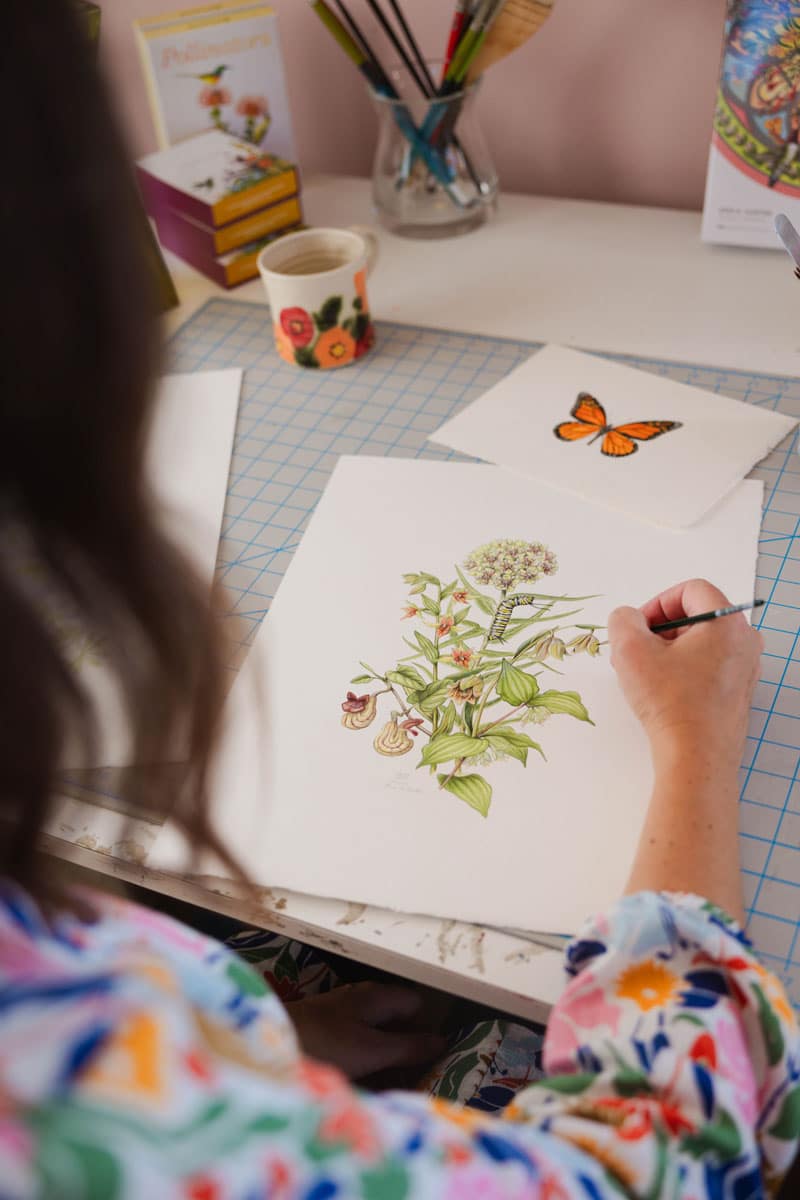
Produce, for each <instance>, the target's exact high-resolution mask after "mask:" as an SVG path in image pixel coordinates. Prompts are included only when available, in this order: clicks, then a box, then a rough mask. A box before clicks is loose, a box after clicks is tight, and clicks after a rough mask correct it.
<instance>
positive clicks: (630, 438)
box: [553, 392, 682, 458]
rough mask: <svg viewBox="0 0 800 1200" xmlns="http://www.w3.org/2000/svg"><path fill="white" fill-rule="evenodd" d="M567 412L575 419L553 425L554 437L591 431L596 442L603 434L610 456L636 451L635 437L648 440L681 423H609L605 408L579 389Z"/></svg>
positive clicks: (576, 437) (574, 437)
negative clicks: (576, 397)
mask: <svg viewBox="0 0 800 1200" xmlns="http://www.w3.org/2000/svg"><path fill="white" fill-rule="evenodd" d="M570 416H572V417H575V420H574V421H562V423H561V424H560V425H556V427H555V429H554V430H553V433H554V434H555V435H556V437H557V438H560V439H561V441H562V442H577V441H580V439H581V438H585V437H588V436H589V434H594V437H593V438H592V441H593V442H596V441H597V439H598V438H599V437H601V436H602V437H603V441H602V443H601V445H600V450H601V453H603V454H607V455H608V456H609V457H610V458H625V457H627V455H629V454H635V453H636V451H637V450H638V449H639V447H638V446H637V445H636V442H637V441H638V442H649V441H650V440H651V439H652V438H657V437H661V434H662V433H669V431H670V429H680V427H681V424H682V422H681V421H631V422H630V424H628V425H609V423H608V417H607V416H606V410H605V409H604V408H603V406H602V404H601V403H600V402H599V401H598V400H595V398H594V396H590V395H589V393H588V392H578V399H577V400H576V401H575V403H574V404H573V406H572V412H571V413H570ZM634 439H635V440H634ZM590 444H591V443H590Z"/></svg>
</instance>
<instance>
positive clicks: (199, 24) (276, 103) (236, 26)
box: [134, 0, 295, 161]
mask: <svg viewBox="0 0 800 1200" xmlns="http://www.w3.org/2000/svg"><path fill="white" fill-rule="evenodd" d="M134 31H135V35H136V44H137V48H138V50H139V56H140V59H141V63H142V69H143V72H144V77H145V83H146V86H147V93H148V99H149V102H150V109H151V113H152V116H153V123H154V125H155V129H156V136H157V139H158V144H159V146H160V147H161V148H162V149H164V148H165V147H167V146H171V145H173V144H174V143H175V142H180V141H183V140H185V139H186V138H189V137H192V136H193V135H195V134H198V133H203V132H205V131H206V130H208V129H219V130H222V131H224V132H226V133H231V134H234V135H235V136H236V137H239V138H243V139H245V140H246V141H248V142H250V143H251V144H252V145H254V146H257V147H259V148H260V149H263V150H266V151H268V152H269V153H271V154H277V155H279V156H280V157H281V158H288V159H289V160H290V161H294V160H295V149H294V138H293V135H292V126H291V117H290V113H289V102H288V97H287V92H286V80H285V74H284V69H283V61H282V58H281V52H280V44H279V40H278V23H277V16H276V14H275V12H274V11H273V10H272V8H270V7H269V6H268V5H266V4H264V3H263V2H261V3H257V2H253V3H250V4H248V3H246V2H243V0H220V2H219V3H216V4H208V5H205V6H204V7H201V8H196V9H177V10H175V11H174V12H172V13H165V14H163V15H162V16H160V17H150V18H145V19H142V20H140V21H136V22H134Z"/></svg>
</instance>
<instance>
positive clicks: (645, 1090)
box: [508, 892, 800, 1200]
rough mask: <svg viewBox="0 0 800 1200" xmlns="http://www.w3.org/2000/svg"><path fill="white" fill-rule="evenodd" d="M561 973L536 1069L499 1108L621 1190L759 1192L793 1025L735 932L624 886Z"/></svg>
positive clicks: (792, 1084) (734, 1196)
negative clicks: (570, 1148) (580, 1154)
mask: <svg viewBox="0 0 800 1200" xmlns="http://www.w3.org/2000/svg"><path fill="white" fill-rule="evenodd" d="M567 970H568V973H569V975H570V976H571V982H570V983H569V986H568V987H567V989H566V991H565V993H564V995H563V996H562V998H561V1000H560V1002H559V1004H558V1005H557V1006H556V1008H555V1010H554V1011H553V1014H552V1016H551V1020H550V1022H549V1025H548V1030H547V1037H546V1040H545V1048H544V1066H545V1071H546V1078H545V1079H544V1080H542V1081H540V1082H539V1083H538V1084H536V1085H534V1086H532V1087H531V1088H529V1089H528V1090H527V1091H526V1092H525V1093H524V1094H523V1095H522V1096H521V1097H520V1098H519V1099H518V1101H517V1103H516V1104H515V1105H513V1107H512V1109H511V1110H510V1111H509V1112H508V1119H511V1120H518V1121H525V1122H527V1121H531V1120H532V1121H534V1122H535V1124H536V1126H537V1127H538V1128H539V1129H540V1130H542V1131H546V1132H548V1133H549V1134H551V1135H554V1136H556V1137H558V1138H560V1139H562V1140H564V1141H565V1142H568V1143H570V1144H572V1145H574V1146H577V1147H579V1148H580V1149H582V1150H584V1151H586V1152H587V1153H588V1154H590V1155H591V1156H592V1157H593V1158H594V1159H595V1160H596V1161H597V1162H599V1163H601V1164H602V1165H603V1167H604V1169H605V1171H606V1173H607V1177H608V1179H609V1182H612V1183H613V1184H614V1185H615V1190H617V1191H618V1190H621V1191H622V1192H623V1193H624V1194H625V1195H636V1196H659V1197H660V1196H677V1195H680V1196H687V1197H692V1198H693V1200H694V1198H699V1197H704V1198H705V1197H708V1198H713V1200H727V1198H730V1200H738V1198H739V1197H750V1196H757V1195H758V1196H760V1195H762V1188H761V1185H762V1181H763V1183H764V1185H765V1186H766V1188H767V1189H768V1191H767V1194H771V1191H772V1190H774V1189H775V1188H776V1186H777V1184H778V1183H779V1182H780V1179H781V1177H782V1176H783V1174H785V1172H786V1171H787V1170H788V1168H789V1166H790V1165H791V1163H792V1161H793V1158H794V1155H795V1152H796V1151H797V1145H798V1137H799V1136H800V1035H799V1034H798V1027H797V1021H796V1018H795V1016H794V1013H793V1011H792V1009H791V1007H790V1005H789V1002H788V1000H787V998H786V995H785V993H784V990H783V988H782V986H781V984H780V982H779V981H778V980H777V979H776V978H775V976H774V975H772V974H770V972H768V971H766V970H765V969H764V967H762V966H761V964H760V963H759V962H758V961H757V959H756V958H755V956H754V955H753V953H752V951H751V948H750V943H749V941H748V939H747V938H746V936H745V934H744V933H743V932H742V931H741V929H740V928H739V927H738V926H737V925H736V924H735V923H734V922H733V921H732V920H731V919H730V918H728V917H727V916H726V915H725V914H724V913H723V912H721V911H720V910H719V909H717V908H715V907H714V906H713V905H711V904H709V903H708V902H707V901H705V900H702V899H701V898H699V897H697V896H687V895H680V896H678V895H670V896H668V895H664V894H661V895H656V894H654V893H647V892H644V893H639V894H637V895H634V896H629V897H626V898H625V899H623V900H622V901H620V903H619V904H617V905H616V907H615V908H614V910H613V911H612V913H611V914H610V915H609V916H608V917H607V918H604V919H599V920H596V921H594V922H592V924H591V925H590V926H589V927H588V928H587V929H586V931H585V932H584V933H583V935H582V936H580V937H579V938H577V939H576V940H575V941H573V942H572V944H571V945H570V947H569V949H568V951H567Z"/></svg>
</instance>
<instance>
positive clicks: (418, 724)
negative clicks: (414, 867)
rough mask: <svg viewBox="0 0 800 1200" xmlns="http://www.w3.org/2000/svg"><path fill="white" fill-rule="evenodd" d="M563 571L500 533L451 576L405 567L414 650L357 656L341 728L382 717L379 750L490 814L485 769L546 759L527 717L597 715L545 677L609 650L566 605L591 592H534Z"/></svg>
mask: <svg viewBox="0 0 800 1200" xmlns="http://www.w3.org/2000/svg"><path fill="white" fill-rule="evenodd" d="M327 303H328V304H330V308H329V309H328V308H327V306H323V310H321V311H320V312H319V313H315V314H314V318H315V320H316V321H317V322H319V321H320V320H322V321H323V322H324V321H326V320H332V321H333V323H334V324H335V322H336V321H337V320H338V319H339V310H338V309H336V310H335V311H334V306H333V304H332V303H331V302H327ZM557 569H558V562H557V559H556V555H555V554H554V552H553V551H552V550H550V549H549V548H548V547H546V546H544V545H542V543H541V542H536V541H533V542H525V541H520V540H515V539H511V538H504V539H499V540H497V541H494V542H487V543H486V544H485V545H482V546H478V547H477V548H476V549H475V550H473V551H472V552H471V553H470V554H468V555H467V556H466V557H465V558H464V559H463V561H462V562H460V563H458V564H456V565H455V567H454V569H453V573H452V575H449V573H448V575H445V576H444V577H443V578H440V577H439V576H438V575H434V574H432V573H430V572H427V571H409V572H406V573H405V574H404V575H403V576H402V582H403V584H404V585H405V589H406V591H405V602H404V604H403V606H402V609H401V612H400V620H401V621H403V622H407V623H408V628H407V629H406V630H405V632H404V636H403V638H402V640H403V642H404V643H405V646H406V647H407V648H408V650H409V651H410V653H406V652H404V654H403V655H402V656H401V658H400V660H399V661H396V662H394V663H389V664H387V665H385V666H382V665H380V664H379V665H378V667H373V666H371V665H370V664H369V663H365V662H362V663H361V664H360V666H361V667H362V669H363V673H362V674H357V675H353V676H352V678H351V679H350V684H351V686H353V687H356V688H358V689H359V691H358V692H356V691H351V690H349V691H346V693H345V699H344V700H343V702H342V703H341V710H342V716H341V722H342V725H343V727H344V728H345V729H346V730H349V731H356V732H358V731H361V730H364V729H366V728H368V727H369V726H370V725H372V724H373V723H376V724H377V731H375V730H374V731H373V734H372V750H373V751H374V752H375V753H377V754H379V755H382V756H384V757H387V758H397V757H402V756H405V755H407V754H413V755H415V759H414V766H415V767H416V768H417V769H418V770H421V771H422V773H423V778H425V777H429V778H430V781H431V795H432V796H433V795H435V794H436V793H437V792H438V793H439V794H441V793H448V794H449V795H450V796H453V797H455V798H456V799H457V800H460V801H461V802H462V804H465V805H466V806H467V807H468V808H471V809H472V810H473V811H474V812H476V813H479V814H480V815H481V816H482V817H487V816H488V815H489V810H490V808H491V805H492V799H493V794H494V789H493V786H492V783H491V782H490V781H489V779H487V778H486V777H485V776H486V775H489V774H491V772H492V768H493V767H494V765H495V764H496V763H497V762H500V761H507V762H511V763H513V762H515V763H518V764H520V766H521V767H523V768H525V769H527V768H530V767H531V763H532V762H537V763H539V764H540V766H541V765H542V764H543V763H544V762H545V761H546V756H545V751H544V749H543V747H542V745H540V743H539V741H538V740H534V738H533V737H531V736H530V734H529V732H527V730H526V729H525V728H524V727H525V726H526V725H535V726H537V730H536V733H537V738H538V736H539V731H538V726H541V725H543V724H545V723H546V722H547V721H548V720H550V718H551V717H553V716H567V717H572V718H573V719H574V720H576V721H579V722H583V723H584V724H589V725H593V724H594V722H593V721H592V719H591V717H590V715H589V711H588V709H587V707H586V705H585V704H584V702H583V700H582V698H581V696H580V695H579V693H578V692H576V691H568V690H563V691H562V690H560V689H557V688H552V687H545V686H544V684H545V683H548V684H549V683H550V682H552V679H553V672H554V671H555V672H556V674H557V675H558V674H564V673H565V672H567V671H568V670H569V660H570V659H571V658H573V657H574V656H575V655H579V654H585V655H587V656H588V657H589V658H596V657H597V656H598V655H599V654H600V650H601V642H600V641H599V639H598V637H597V636H596V630H597V629H598V628H599V627H598V626H595V625H589V624H586V623H585V620H584V623H583V624H580V625H579V624H576V623H575V622H574V621H573V620H571V618H572V617H579V616H580V614H581V611H582V610H581V609H580V608H575V607H570V606H573V605H574V604H575V603H576V602H579V601H581V600H586V599H590V598H591V597H590V596H588V595H587V596H565V595H561V596H558V595H549V594H546V593H540V592H532V591H530V585H531V584H533V583H535V582H536V581H537V580H539V579H541V578H542V577H547V576H552V575H554V574H555V573H556V571H557ZM400 598H401V597H398V599H400ZM531 626H534V627H535V628H533V629H532V628H531ZM553 659H555V660H557V662H558V664H559V665H558V667H557V668H556V667H554V666H553V665H552V662H551V661H548V660H553ZM373 661H374V660H373ZM543 676H544V677H545V678H544V679H543V678H542V677H543ZM361 688H364V689H365V690H364V692H363V693H361V692H360V689H361ZM359 693H360V694H359ZM545 732H546V731H545ZM587 733H588V731H587ZM581 736H583V735H581ZM544 740H545V741H546V739H544ZM531 752H533V759H531ZM502 778H506V776H502ZM498 782H499V779H498ZM536 794H537V793H535V792H532V796H535V795H536ZM496 802H499V801H496Z"/></svg>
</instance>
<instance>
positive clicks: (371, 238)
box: [347, 225, 380, 275]
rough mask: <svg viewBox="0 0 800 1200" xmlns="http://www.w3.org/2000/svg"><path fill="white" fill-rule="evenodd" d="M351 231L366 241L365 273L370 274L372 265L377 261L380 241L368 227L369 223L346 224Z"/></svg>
mask: <svg viewBox="0 0 800 1200" xmlns="http://www.w3.org/2000/svg"><path fill="white" fill-rule="evenodd" d="M347 228H348V229H349V230H350V232H351V233H357V234H358V236H359V237H360V238H363V239H364V241H365V242H366V243H367V263H366V267H367V275H371V274H372V270H373V267H374V266H375V263H376V262H377V261H378V253H379V251H380V242H379V241H378V235H377V234H376V233H375V232H374V231H373V230H372V229H370V227H369V225H348V227H347Z"/></svg>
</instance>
